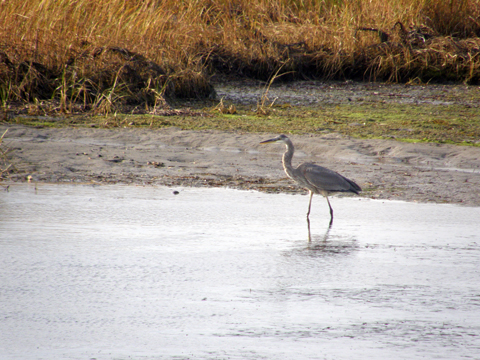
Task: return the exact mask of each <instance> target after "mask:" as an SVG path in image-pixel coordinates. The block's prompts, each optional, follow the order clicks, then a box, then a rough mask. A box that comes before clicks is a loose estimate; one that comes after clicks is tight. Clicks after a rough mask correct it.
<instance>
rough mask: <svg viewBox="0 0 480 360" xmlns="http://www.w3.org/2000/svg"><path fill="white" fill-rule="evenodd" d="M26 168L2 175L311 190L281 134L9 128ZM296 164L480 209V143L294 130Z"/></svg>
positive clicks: (387, 194)
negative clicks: (297, 177) (274, 140)
mask: <svg viewBox="0 0 480 360" xmlns="http://www.w3.org/2000/svg"><path fill="white" fill-rule="evenodd" d="M6 129H8V132H7V134H6V136H5V138H4V141H3V146H4V147H8V148H9V149H11V150H12V151H11V153H10V162H11V163H12V165H13V166H14V167H15V169H16V170H17V172H16V173H13V174H10V175H9V176H8V177H7V178H4V179H3V180H2V184H3V185H4V186H5V185H8V184H9V183H12V182H17V181H30V182H49V183H52V182H53V183H98V184H112V183H124V184H137V185H166V186H171V187H175V186H224V187H231V188H236V189H248V190H259V191H268V192H291V193H306V192H305V191H304V190H302V189H299V188H298V187H297V186H296V185H295V184H293V183H292V182H291V181H290V180H289V179H288V178H286V176H285V174H284V172H283V169H282V164H281V155H282V153H283V151H284V147H283V146H281V145H270V146H264V145H260V144H259V142H260V141H261V140H264V139H267V138H269V137H271V136H273V135H276V134H250V133H238V132H220V131H214V130H205V131H187V130H180V129H178V128H164V129H158V130H149V129H138V128H137V129H89V128H34V127H29V126H23V125H11V124H2V125H0V132H1V133H3V132H4V131H5V130H6ZM291 139H292V140H293V142H294V144H295V146H296V153H295V156H294V159H293V162H294V165H297V164H299V163H300V162H304V161H313V162H315V163H317V164H319V165H322V166H325V167H328V168H331V169H333V170H335V171H337V172H339V173H341V174H343V175H344V176H347V177H349V178H351V179H353V180H354V181H356V182H357V183H358V184H359V185H360V186H361V187H362V188H363V190H364V191H363V192H362V194H361V196H363V197H366V198H373V199H391V200H406V201H418V202H435V203H453V204H464V205H469V206H480V148H478V147H467V146H455V145H444V144H442V145H440V144H411V143H402V142H397V141H394V140H359V139H352V138H346V137H344V136H341V135H339V134H334V133H332V134H323V135H293V136H291Z"/></svg>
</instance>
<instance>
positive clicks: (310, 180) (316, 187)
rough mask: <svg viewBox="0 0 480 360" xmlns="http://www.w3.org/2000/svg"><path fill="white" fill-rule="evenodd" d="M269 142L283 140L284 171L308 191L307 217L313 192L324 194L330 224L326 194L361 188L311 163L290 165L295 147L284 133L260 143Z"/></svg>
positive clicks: (331, 213) (356, 192)
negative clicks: (284, 150) (285, 148)
mask: <svg viewBox="0 0 480 360" xmlns="http://www.w3.org/2000/svg"><path fill="white" fill-rule="evenodd" d="M271 142H283V143H284V144H285V146H286V147H287V151H286V152H285V153H284V154H283V158H282V162H283V168H284V169H285V173H286V174H287V175H288V177H289V178H291V179H292V180H294V181H295V182H297V183H298V184H299V185H300V186H301V187H303V188H305V189H307V190H308V191H310V202H309V204H308V212H307V219H308V217H309V215H310V207H311V205H312V197H313V194H321V195H323V196H325V198H326V199H327V202H328V206H329V208H330V224H331V223H332V221H333V209H332V206H331V205H330V201H329V200H328V195H329V194H330V193H333V192H352V193H355V194H358V193H359V192H360V191H362V189H361V188H360V186H358V185H357V184H356V183H355V182H353V181H352V180H350V179H347V178H346V177H344V176H342V175H340V174H338V173H336V172H335V171H332V170H330V169H327V168H324V167H322V166H318V165H315V164H312V163H303V164H300V165H299V166H298V167H296V168H294V167H293V166H292V158H293V153H294V151H295V148H294V146H293V143H292V142H291V140H290V139H289V138H288V137H286V136H285V135H280V136H279V137H276V138H274V139H270V140H265V141H262V142H261V144H266V143H271Z"/></svg>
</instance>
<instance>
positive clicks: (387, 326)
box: [0, 184, 480, 360]
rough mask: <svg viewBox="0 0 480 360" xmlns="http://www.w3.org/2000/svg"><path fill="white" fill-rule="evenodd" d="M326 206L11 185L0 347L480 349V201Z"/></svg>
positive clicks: (346, 353)
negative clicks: (332, 213)
mask: <svg viewBox="0 0 480 360" xmlns="http://www.w3.org/2000/svg"><path fill="white" fill-rule="evenodd" d="M173 190H179V192H180V193H179V194H178V195H174V194H173ZM331 202H332V206H333V208H334V210H335V221H334V223H333V226H332V228H331V229H330V230H328V206H327V204H326V201H325V200H324V199H323V198H321V197H319V196H318V197H315V198H314V201H313V205H312V214H311V222H312V227H311V230H312V238H313V239H312V242H311V243H309V242H308V241H307V239H308V232H307V224H306V221H305V211H306V208H307V205H308V197H306V196H300V195H287V194H275V195H272V194H263V193H257V192H247V191H237V190H229V189H200V188H178V189H170V188H165V187H136V186H91V185H40V184H39V185H38V186H37V189H36V190H35V186H34V185H25V184H24V185H13V186H11V187H10V191H9V192H6V191H2V192H1V193H0V249H1V251H0V263H1V264H2V266H1V273H0V309H1V313H0V354H2V357H1V358H2V359H9V360H10V359H92V358H95V359H187V358H195V359H226V358H228V359H294V358H295V359H386V358H388V359H407V358H408V359H417V358H435V359H453V358H455V359H461V358H465V359H478V354H480V287H479V284H480V272H479V268H478V264H479V263H480V231H479V230H480V226H479V225H478V219H480V208H470V207H459V206H453V205H433V204H415V203H403V202H393V201H373V200H365V199H361V198H332V200H331Z"/></svg>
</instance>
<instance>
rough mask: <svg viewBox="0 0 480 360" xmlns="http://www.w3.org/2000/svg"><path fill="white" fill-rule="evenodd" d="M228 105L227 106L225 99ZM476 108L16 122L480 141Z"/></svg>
mask: <svg viewBox="0 0 480 360" xmlns="http://www.w3.org/2000/svg"><path fill="white" fill-rule="evenodd" d="M223 106H224V107H225V108H226V109H228V107H227V106H226V105H223ZM478 118H479V109H478V108H476V107H466V106H465V105H461V104H460V105H449V106H447V107H443V108H442V109H441V110H440V109H439V107H438V106H437V105H432V104H421V105H417V106H413V107H412V106H411V105H410V104H391V103H390V104H385V103H370V104H353V103H352V104H347V105H346V104H343V105H324V106H322V107H296V106H282V105H273V106H272V107H271V108H270V111H269V114H267V115H262V116H259V115H258V114H257V111H256V109H252V108H251V106H241V105H239V106H236V107H235V112H233V113H230V112H228V111H224V112H222V111H219V110H218V108H217V109H215V107H212V108H205V109H203V110H202V109H198V110H184V111H180V110H167V111H164V112H163V113H159V114H157V115H145V114H143V115H141V114H140V115H138V114H137V115H129V114H115V115H110V116H108V117H105V116H103V115H102V116H70V117H65V118H63V119H60V120H59V119H56V120H55V121H53V120H52V121H46V120H39V119H38V117H35V116H32V117H30V118H29V117H22V118H17V119H16V122H17V123H22V124H26V125H30V126H37V127H38V126H40V127H49V126H52V127H59V126H70V127H72V126H73V127H97V128H112V127H122V128H129V127H146V128H163V127H171V126H175V127H178V128H181V129H184V130H211V129H214V130H221V131H239V132H268V133H293V134H306V133H309V134H312V133H317V134H342V135H344V136H351V137H356V138H366V139H396V140H399V141H407V142H435V143H449V144H460V145H471V146H480V142H479V139H480V123H479V122H478Z"/></svg>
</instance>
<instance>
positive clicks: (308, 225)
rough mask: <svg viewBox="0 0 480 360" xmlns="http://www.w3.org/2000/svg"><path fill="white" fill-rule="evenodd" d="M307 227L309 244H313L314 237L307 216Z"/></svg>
mask: <svg viewBox="0 0 480 360" xmlns="http://www.w3.org/2000/svg"><path fill="white" fill-rule="evenodd" d="M307 227H308V242H311V241H312V235H311V232H310V219H309V218H308V216H307Z"/></svg>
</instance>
